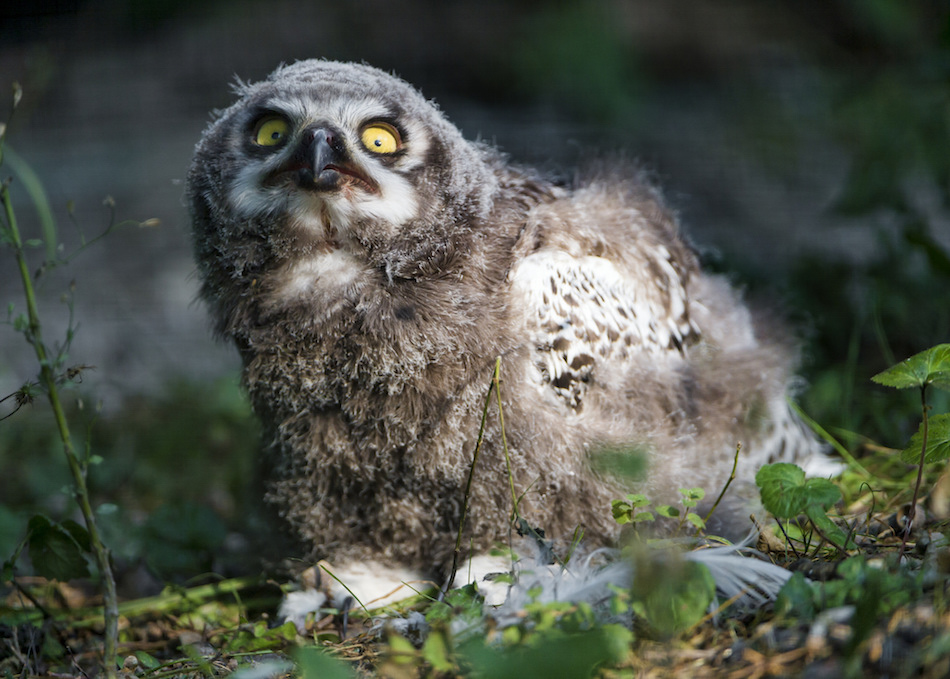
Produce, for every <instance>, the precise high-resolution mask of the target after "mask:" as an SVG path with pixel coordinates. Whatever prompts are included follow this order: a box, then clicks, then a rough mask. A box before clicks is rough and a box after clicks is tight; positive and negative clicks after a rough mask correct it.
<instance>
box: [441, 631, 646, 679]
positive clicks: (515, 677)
mask: <svg viewBox="0 0 950 679" xmlns="http://www.w3.org/2000/svg"><path fill="white" fill-rule="evenodd" d="M608 627H609V629H608ZM509 629H510V628H509ZM626 638H629V637H627V636H626V635H623V634H622V633H621V632H619V630H617V629H615V626H613V625H611V626H604V627H599V628H594V629H591V630H585V631H583V632H576V633H565V634H553V633H552V634H546V635H543V636H542V635H538V636H535V637H534V639H536V641H534V642H533V643H531V644H530V645H529V644H527V643H518V644H516V645H514V646H509V647H505V646H504V645H496V644H488V643H486V641H485V639H484V638H483V637H482V638H476V639H473V640H471V641H469V642H467V643H465V644H464V645H463V646H462V647H461V649H460V650H459V654H460V655H461V656H462V657H463V659H464V665H465V666H468V667H471V673H470V674H467V675H466V676H472V677H476V678H478V679H482V678H484V679H525V677H577V678H578V679H581V678H583V677H590V676H594V673H595V671H596V669H597V667H598V666H600V665H602V664H604V663H610V662H619V661H621V660H622V659H623V658H625V657H626V656H627V654H628V652H629V644H625V643H624V640H625V639H626ZM620 653H622V655H619V654H620ZM618 655H619V657H618Z"/></svg>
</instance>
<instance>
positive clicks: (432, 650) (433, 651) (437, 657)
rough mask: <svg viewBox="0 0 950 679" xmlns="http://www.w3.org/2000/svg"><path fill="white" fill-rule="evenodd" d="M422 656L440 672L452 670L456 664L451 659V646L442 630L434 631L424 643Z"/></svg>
mask: <svg viewBox="0 0 950 679" xmlns="http://www.w3.org/2000/svg"><path fill="white" fill-rule="evenodd" d="M422 657H423V658H425V659H426V662H428V663H429V664H430V665H432V668H433V669H435V670H436V671H438V672H451V671H452V670H453V669H455V664H454V663H453V662H452V661H451V660H449V646H448V644H447V643H446V641H445V635H444V634H443V633H442V632H436V631H433V632H431V633H430V634H429V636H428V637H426V640H425V643H424V644H422Z"/></svg>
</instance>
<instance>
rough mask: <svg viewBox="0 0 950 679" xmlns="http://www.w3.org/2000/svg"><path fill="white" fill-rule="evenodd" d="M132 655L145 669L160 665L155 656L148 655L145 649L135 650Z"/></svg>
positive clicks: (152, 668)
mask: <svg viewBox="0 0 950 679" xmlns="http://www.w3.org/2000/svg"><path fill="white" fill-rule="evenodd" d="M133 655H134V656H135V657H136V659H137V660H138V661H139V664H140V665H142V667H144V668H145V669H147V670H154V669H156V668H157V667H161V665H162V663H161V662H160V661H159V660H158V659H157V658H156V657H155V656H153V655H150V654H148V653H146V652H145V651H135V653H133Z"/></svg>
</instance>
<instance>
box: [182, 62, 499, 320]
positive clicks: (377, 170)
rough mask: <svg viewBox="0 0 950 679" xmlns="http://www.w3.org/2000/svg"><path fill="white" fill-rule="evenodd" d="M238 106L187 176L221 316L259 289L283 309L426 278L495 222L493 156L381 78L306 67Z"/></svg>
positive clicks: (397, 83)
mask: <svg viewBox="0 0 950 679" xmlns="http://www.w3.org/2000/svg"><path fill="white" fill-rule="evenodd" d="M236 93H237V95H238V96H239V99H238V101H237V102H236V103H234V104H233V105H232V106H230V107H229V108H227V109H225V110H224V111H222V112H220V113H218V114H217V116H216V118H215V119H214V120H213V122H212V123H211V124H210V125H209V127H208V128H207V130H206V131H205V133H204V135H203V137H202V139H201V141H200V142H199V144H198V147H197V149H196V153H195V157H194V161H193V163H192V166H191V170H190V173H189V175H188V189H187V199H188V202H189V204H190V209H191V213H192V221H193V225H194V239H195V249H196V253H197V259H198V263H199V269H200V273H201V275H202V278H203V281H204V295H205V297H206V298H208V299H209V300H210V301H211V302H212V306H213V307H215V306H219V307H220V306H223V307H233V305H234V304H235V303H236V302H237V300H239V299H241V298H242V297H247V296H248V295H249V294H251V292H252V290H251V287H252V286H262V287H261V288H259V289H262V290H264V291H265V293H266V292H267V290H270V291H271V292H272V293H273V294H272V295H271V296H272V297H273V298H274V299H273V300H272V301H274V303H275V304H276V303H278V302H277V301H275V300H278V298H284V300H285V301H288V300H291V299H292V298H293V297H294V293H295V292H300V293H301V295H304V296H305V294H306V293H307V292H308V291H312V289H315V288H314V286H315V285H316V283H318V282H320V281H318V279H320V278H321V276H322V278H323V281H322V282H321V283H320V285H318V286H317V287H319V288H320V289H322V290H326V289H328V286H329V287H333V286H332V285H330V284H331V283H333V282H334V281H335V282H336V283H337V284H340V285H346V284H355V281H357V280H358V279H359V277H360V272H364V273H365V272H366V271H381V272H384V274H385V275H386V276H387V277H389V278H390V279H393V278H399V277H409V278H412V277H416V276H420V275H423V273H424V272H425V271H426V270H434V269H437V268H438V265H437V260H438V259H439V258H440V257H443V258H444V257H446V256H448V253H450V252H451V251H452V250H453V247H454V241H455V239H457V238H458V237H460V235H461V234H462V233H464V231H465V229H464V228H460V227H461V226H462V225H470V224H473V223H474V222H477V221H478V220H479V219H483V218H484V216H485V215H486V214H487V213H488V211H489V210H490V209H491V205H492V200H493V195H494V191H495V187H496V186H497V180H496V178H495V174H494V173H493V172H492V168H491V165H492V164H493V163H492V158H493V152H491V151H490V150H488V149H487V148H485V147H482V146H481V145H478V144H474V143H470V142H467V141H466V140H465V139H464V138H463V137H462V135H461V133H460V132H459V130H458V129H457V128H455V127H454V126H453V125H452V124H451V123H449V122H448V121H447V120H446V119H445V117H444V116H443V115H442V113H441V112H440V111H439V110H438V108H437V107H436V106H435V105H434V104H432V103H431V102H429V101H427V100H426V99H425V98H424V97H423V96H422V95H421V94H420V93H419V92H418V91H417V90H415V89H414V88H413V87H411V86H410V85H409V84H407V83H406V82H404V81H402V80H400V79H398V78H396V77H393V76H391V75H389V74H387V73H385V72H383V71H380V70H378V69H375V68H371V67H369V66H365V65H357V64H343V63H336V62H330V61H321V60H309V61H302V62H298V63H295V64H293V65H290V66H282V67H280V68H278V69H277V70H276V71H274V72H273V73H272V74H271V75H270V76H268V77H267V79H266V80H264V81H262V82H258V83H254V84H245V83H238V85H237V87H236ZM331 279H333V280H331ZM298 288H299V289H300V290H298ZM281 290H282V291H283V293H280V291H281ZM275 291H276V292H275ZM298 296H300V295H298ZM229 298H230V301H229ZM220 322H225V323H226V321H225V319H223V318H219V323H220Z"/></svg>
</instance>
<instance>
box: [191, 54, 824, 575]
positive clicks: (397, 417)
mask: <svg viewBox="0 0 950 679" xmlns="http://www.w3.org/2000/svg"><path fill="white" fill-rule="evenodd" d="M238 95H239V100H238V102H237V103H236V104H234V105H233V106H231V107H230V108H229V109H227V110H225V111H223V112H221V113H220V114H218V116H217V118H216V120H215V121H214V122H213V123H212V124H211V125H210V126H209V128H208V130H207V131H206V132H205V135H204V137H203V138H202V140H201V142H200V143H199V145H198V148H197V151H196V155H195V159H194V162H193V165H192V168H191V172H190V174H189V180H188V198H189V202H190V207H191V211H192V218H193V223H194V240H195V251H196V258H197V262H198V267H199V274H200V276H201V280H202V286H203V287H202V295H203V298H204V299H205V300H206V302H207V303H208V305H209V307H210V309H211V313H212V316H213V318H214V320H215V323H216V327H217V330H218V332H219V333H220V334H222V335H224V336H226V337H228V338H230V339H232V340H233V341H234V342H235V343H236V345H237V347H238V349H239V351H240V353H241V356H242V359H243V362H244V383H245V385H246V387H247V389H248V392H249V394H250V397H251V400H252V404H253V406H254V409H255V411H256V412H257V414H258V415H259V417H260V418H261V420H262V422H263V424H264V429H265V444H266V445H265V453H264V454H265V466H266V467H267V469H268V470H269V472H268V473H269V475H270V478H269V484H270V485H269V488H270V490H269V493H268V496H269V499H270V500H272V501H273V502H274V503H275V505H276V506H277V507H278V508H279V511H280V513H281V514H282V516H283V517H284V518H285V519H286V520H287V521H288V522H289V524H290V526H291V527H292V528H293V529H294V532H295V533H296V534H297V535H298V536H299V537H300V538H302V539H303V541H304V542H305V544H306V545H307V546H308V548H309V551H310V553H311V555H312V556H314V557H316V558H327V559H330V560H332V561H335V562H340V561H359V560H364V559H374V560H376V561H379V562H385V563H393V564H399V565H403V566H407V567H411V568H413V569H416V570H417V571H419V572H423V573H426V574H430V575H435V574H437V573H439V572H443V571H444V569H446V568H447V566H448V564H449V563H450V562H451V556H452V552H453V550H454V547H455V540H456V533H457V531H458V529H459V522H460V519H461V513H462V505H463V501H464V498H465V493H466V483H467V480H468V475H469V471H470V468H471V465H472V461H473V454H474V451H475V444H476V440H477V438H478V433H479V428H480V424H481V420H482V413H483V410H484V409H485V407H486V405H485V404H486V394H487V392H488V388H489V384H490V382H489V381H490V378H491V376H492V373H493V370H494V366H495V362H496V359H497V358H498V357H500V358H501V371H500V375H501V381H500V393H501V401H502V412H503V415H504V436H503V432H502V426H501V418H500V417H499V413H498V408H497V404H495V403H494V402H493V403H492V404H491V405H490V407H489V409H488V417H487V420H486V426H485V433H484V442H483V447H482V450H481V452H480V455H479V458H478V462H477V465H476V467H475V470H474V474H473V481H472V487H471V497H470V499H469V508H468V513H467V516H466V521H465V532H464V534H463V544H464V545H465V546H466V548H468V549H471V550H472V551H473V552H476V553H478V552H484V551H486V550H488V549H489V548H490V547H491V545H492V544H494V543H496V542H497V541H499V540H502V539H503V538H504V537H505V536H506V535H507V534H508V526H509V519H510V515H511V512H512V505H513V502H512V492H513V491H512V483H513V486H514V494H515V495H516V496H517V497H518V498H519V504H518V510H519V513H520V514H521V515H522V516H524V517H525V518H526V519H527V520H528V521H529V523H531V524H533V525H536V526H540V527H542V528H543V529H544V530H545V531H546V533H547V534H548V536H551V537H569V536H570V535H571V534H572V533H573V532H574V530H575V528H577V527H581V528H582V529H583V530H584V535H585V540H586V542H587V543H588V544H589V545H591V546H593V545H598V544H608V543H610V542H612V541H614V540H615V539H616V538H617V535H618V526H617V524H616V522H615V521H614V520H613V518H612V516H611V511H610V502H611V500H612V499H615V498H618V497H621V496H622V495H623V494H625V493H627V492H632V491H637V492H643V493H645V494H646V495H647V496H648V497H650V498H651V499H652V500H654V501H655V502H658V503H661V502H666V503H671V502H676V500H677V498H678V497H679V492H678V489H679V488H689V487H697V486H699V487H703V488H705V489H706V491H707V493H708V494H709V495H710V496H712V497H714V496H715V495H716V494H717V493H718V492H719V490H720V489H721V488H722V487H723V485H724V484H725V482H726V480H727V478H728V476H729V473H730V471H731V469H732V461H733V456H734V454H735V449H736V444H737V443H741V444H742V453H741V455H740V461H739V467H738V476H739V480H738V482H737V483H736V488H739V489H740V491H739V492H740V495H741V493H742V492H744V491H742V490H741V489H742V488H743V487H748V486H749V485H751V481H752V478H753V476H754V474H755V472H756V471H757V470H758V468H759V467H760V466H761V465H762V464H764V463H766V462H769V461H777V460H789V461H795V460H798V461H801V460H804V459H806V458H809V457H815V456H820V452H819V447H818V445H817V444H816V442H815V441H814V439H813V438H812V437H811V436H810V435H809V434H808V433H807V432H806V431H805V430H804V428H803V427H802V426H801V424H800V423H799V422H798V421H797V419H795V417H794V416H793V415H791V414H790V412H789V410H788V406H787V403H786V389H787V385H788V382H789V379H790V368H791V364H792V353H793V352H792V351H790V349H789V347H788V345H787V344H786V342H785V341H783V339H782V334H783V332H782V330H781V328H778V327H776V326H774V325H770V324H768V323H765V322H764V321H759V320H757V319H756V318H755V317H754V316H753V314H752V313H751V312H750V310H749V309H748V308H747V307H746V306H745V305H744V304H743V303H742V301H741V300H740V298H739V295H738V294H737V293H736V292H735V291H734V290H733V289H732V288H731V287H730V286H729V285H728V284H727V283H726V282H725V281H724V280H722V279H719V278H717V277H714V276H710V275H707V274H705V273H703V272H702V271H701V270H700V268H699V265H698V262H697V259H696V257H695V255H694V253H693V251H692V250H691V249H690V248H689V247H688V246H687V245H686V243H685V242H684V240H683V239H682V238H681V236H680V234H679V232H678V226H677V223H676V220H675V218H674V217H673V215H672V214H671V212H670V211H669V210H668V209H667V208H666V207H665V206H664V204H663V202H662V200H661V198H660V196H659V195H658V193H657V192H656V191H655V189H654V188H652V187H651V186H650V185H649V184H648V183H647V182H645V181H643V180H642V178H641V177H640V176H639V174H638V173H637V172H636V171H634V170H632V169H630V168H629V167H625V166H617V167H613V168H600V169H597V170H594V171H592V172H591V173H589V174H588V175H587V176H586V177H584V178H581V179H578V180H577V181H576V182H575V183H574V184H573V185H571V186H563V185H558V184H555V183H553V182H551V181H549V180H547V179H546V178H544V177H542V176H540V175H538V174H537V173H535V172H532V171H530V170H527V169H524V168H519V167H516V166H513V165H511V164H509V163H508V162H507V160H506V159H505V158H504V157H503V156H502V155H501V154H500V153H499V152H497V151H496V150H494V149H492V148H490V147H487V146H484V145H481V144H477V143H472V142H469V141H466V140H465V139H464V138H463V137H462V135H461V133H460V132H459V131H458V130H457V129H456V128H455V127H454V126H452V125H451V124H450V123H448V121H447V120H446V119H445V118H444V117H443V115H442V114H441V113H440V112H439V111H438V109H436V108H435V106H434V105H433V104H431V103H430V102H428V101H426V100H425V99H424V98H423V97H422V96H421V95H420V94H419V93H418V92H417V91H416V90H414V89H413V88H412V87H410V86H409V85H408V84H406V83H405V82H403V81H401V80H399V79H397V78H394V77H392V76H390V75H388V74H385V73H383V72H381V71H378V70H376V69H373V68H371V67H368V66H362V65H354V64H339V63H334V62H326V61H304V62H298V63H296V64H294V65H291V66H286V67H281V68H280V69H278V70H277V71H275V72H274V73H273V74H272V75H271V76H270V77H269V78H268V79H267V80H265V81H263V82H261V83H257V84H253V85H241V86H240V87H239V88H238ZM503 439H504V441H505V442H506V443H507V450H508V460H506V457H505V451H504V446H503ZM606 448H609V449H613V450H627V449H630V450H634V449H635V450H638V451H641V452H645V454H646V456H647V459H648V466H647V471H646V474H645V476H644V477H643V478H640V479H637V480H634V481H631V480H630V479H625V478H620V477H613V476H611V475H610V474H608V473H605V472H603V471H598V470H597V469H595V468H594V466H593V465H592V462H591V461H592V457H596V455H597V454H598V451H600V450H602V449H606ZM734 504H736V506H738V505H741V504H742V503H741V502H738V503H734ZM728 505H729V503H728V502H727V503H726V504H725V505H724V506H728ZM720 513H722V512H720ZM724 519H725V521H726V523H727V524H728V523H733V524H735V525H736V526H738V525H740V524H742V523H743V522H745V521H747V519H746V516H744V515H742V512H741V511H738V513H737V514H736V515H735V516H729V515H728V514H725V515H724ZM732 519H735V520H734V521H732Z"/></svg>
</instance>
